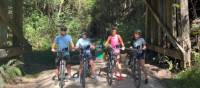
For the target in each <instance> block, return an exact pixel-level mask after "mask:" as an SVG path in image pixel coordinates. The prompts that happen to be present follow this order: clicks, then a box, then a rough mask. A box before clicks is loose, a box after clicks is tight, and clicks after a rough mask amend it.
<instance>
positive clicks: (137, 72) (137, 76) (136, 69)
mask: <svg viewBox="0 0 200 88" xmlns="http://www.w3.org/2000/svg"><path fill="white" fill-rule="evenodd" d="M133 61H134V65H133V67H132V72H133V74H132V75H133V79H134V83H135V86H136V88H140V85H141V69H140V65H139V62H138V60H137V59H135V60H133Z"/></svg>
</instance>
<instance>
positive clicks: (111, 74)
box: [107, 48, 117, 86]
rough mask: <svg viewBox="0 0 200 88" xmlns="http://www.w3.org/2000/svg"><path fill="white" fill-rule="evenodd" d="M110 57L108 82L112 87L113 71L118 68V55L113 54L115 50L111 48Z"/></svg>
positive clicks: (109, 50)
mask: <svg viewBox="0 0 200 88" xmlns="http://www.w3.org/2000/svg"><path fill="white" fill-rule="evenodd" d="M108 53H109V54H108V55H109V58H108V72H107V81H108V84H109V85H110V86H111V85H112V80H113V69H114V68H115V66H116V60H115V59H116V57H117V56H116V55H115V54H114V53H113V49H112V48H109V49H108Z"/></svg>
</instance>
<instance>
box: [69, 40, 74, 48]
mask: <svg viewBox="0 0 200 88" xmlns="http://www.w3.org/2000/svg"><path fill="white" fill-rule="evenodd" d="M70 45H71V47H72V49H74V48H75V46H74V43H73V42H72V41H71V42H70Z"/></svg>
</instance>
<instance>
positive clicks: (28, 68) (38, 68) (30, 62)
mask: <svg viewBox="0 0 200 88" xmlns="http://www.w3.org/2000/svg"><path fill="white" fill-rule="evenodd" d="M76 53H77V52H73V53H72V54H71V59H72V60H71V63H72V64H73V65H76V64H79V58H78V56H77V55H78V54H76ZM55 58H56V54H55V53H52V52H50V50H46V51H32V52H27V53H26V54H25V55H24V68H23V70H24V72H25V74H27V75H36V74H39V73H40V72H42V71H46V70H52V69H55V68H56V66H55Z"/></svg>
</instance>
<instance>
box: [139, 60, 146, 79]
mask: <svg viewBox="0 0 200 88" xmlns="http://www.w3.org/2000/svg"><path fill="white" fill-rule="evenodd" d="M144 65H145V60H144V59H140V67H141V69H142V71H143V72H144V75H145V79H147V70H146V67H145V66H144Z"/></svg>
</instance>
